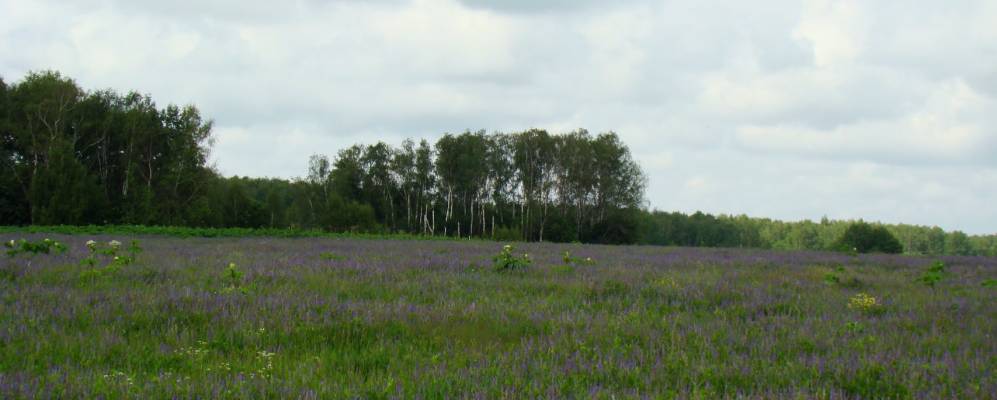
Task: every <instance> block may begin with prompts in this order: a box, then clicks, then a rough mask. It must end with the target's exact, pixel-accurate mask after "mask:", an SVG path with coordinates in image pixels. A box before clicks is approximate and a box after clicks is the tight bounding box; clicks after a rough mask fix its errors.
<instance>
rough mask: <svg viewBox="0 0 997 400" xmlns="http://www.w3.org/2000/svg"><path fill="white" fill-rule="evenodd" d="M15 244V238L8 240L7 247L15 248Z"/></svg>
mask: <svg viewBox="0 0 997 400" xmlns="http://www.w3.org/2000/svg"><path fill="white" fill-rule="evenodd" d="M14 246H15V244H14V239H10V241H9V242H7V247H10V248H14Z"/></svg>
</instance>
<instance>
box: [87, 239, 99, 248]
mask: <svg viewBox="0 0 997 400" xmlns="http://www.w3.org/2000/svg"><path fill="white" fill-rule="evenodd" d="M87 247H89V248H91V249H92V248H94V247H97V242H95V241H93V240H87Z"/></svg>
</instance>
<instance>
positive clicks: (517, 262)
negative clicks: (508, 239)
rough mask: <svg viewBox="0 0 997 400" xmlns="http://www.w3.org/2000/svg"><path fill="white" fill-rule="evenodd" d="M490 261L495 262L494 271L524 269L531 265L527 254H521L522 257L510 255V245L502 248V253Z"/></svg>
mask: <svg viewBox="0 0 997 400" xmlns="http://www.w3.org/2000/svg"><path fill="white" fill-rule="evenodd" d="M492 260H493V261H494V262H495V270H496V271H514V270H517V269H524V268H526V267H528V266H530V263H531V261H530V255H529V254H523V256H522V257H516V256H515V255H514V254H512V245H509V244H507V245H505V246H503V247H502V251H501V252H499V254H498V255H497V256H495V258H493V259H492Z"/></svg>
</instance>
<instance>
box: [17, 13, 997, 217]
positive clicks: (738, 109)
mask: <svg viewBox="0 0 997 400" xmlns="http://www.w3.org/2000/svg"><path fill="white" fill-rule="evenodd" d="M610 3H611V4H610ZM760 4H761V5H760ZM40 69H56V70H59V71H61V72H62V73H64V74H66V75H68V76H70V77H73V78H75V79H76V80H77V82H78V83H79V84H80V85H81V86H83V87H85V88H90V89H95V88H114V89H116V90H118V91H128V90H138V91H141V92H144V93H149V94H151V95H152V96H153V98H154V99H156V100H157V102H158V103H159V104H160V105H161V106H164V105H166V104H167V103H177V104H195V105H197V106H198V107H199V108H200V109H201V111H202V112H203V113H204V114H205V115H207V116H209V117H211V118H212V119H214V121H215V124H216V125H215V128H216V129H215V138H216V143H215V145H214V147H213V150H212V159H213V160H214V162H215V163H216V166H217V168H218V169H219V170H220V171H221V172H223V173H225V174H227V175H231V174H238V175H250V176H279V177H295V176H301V175H304V174H305V170H306V164H307V158H308V156H309V155H310V154H313V153H325V154H330V155H332V154H335V152H336V150H337V149H339V148H341V147H345V146H347V145H349V144H352V143H356V142H367V143H370V142H375V141H378V140H383V141H386V142H389V143H398V142H400V141H401V140H402V139H403V138H405V137H414V138H419V137H424V138H427V139H432V138H435V137H438V136H439V135H440V134H442V133H443V132H460V131H463V130H465V129H472V130H477V129H486V130H488V131H496V130H499V131H513V130H521V129H524V128H530V127H537V128H547V129H549V130H553V131H558V132H560V131H568V130H573V129H576V128H586V129H588V130H589V131H591V132H603V131H608V130H613V131H615V132H617V133H619V134H620V136H621V137H622V138H623V139H624V141H625V142H626V143H628V144H629V146H630V148H631V150H632V152H633V153H634V155H635V156H636V158H637V159H638V160H639V161H640V163H641V164H642V165H643V167H644V169H645V171H646V172H647V174H648V176H649V178H650V186H649V188H648V202H649V206H650V207H653V208H657V209H661V210H681V211H695V210H703V211H707V212H713V213H734V214H740V213H746V214H748V215H752V216H764V217H773V218H781V219H790V220H798V219H819V218H820V217H821V216H823V215H827V216H828V217H831V218H864V219H867V220H878V221H884V222H908V223H917V224H925V225H938V226H941V227H943V228H946V229H961V230H964V231H966V232H970V233H995V232H997V2H994V1H985V0H981V1H959V0H953V1H913V0H902V1H900V0H896V1H892V0H884V1H847V0H844V1H821V0H817V1H766V2H761V3H759V2H747V1H739V0H731V1H713V0H696V1H641V0H624V1H616V2H608V1H594V0H585V1H582V0H553V1H531V0H507V1H499V0H414V1H405V0H379V1H361V0H326V1H321V0H298V1H288V2H274V1H262V0H224V1H215V2H205V1H201V0H172V1H162V0H157V1H148V0H76V1H50V0H31V1H23V0H0V76H2V77H3V78H4V79H5V80H6V81H8V82H11V81H18V80H20V79H21V78H22V77H23V76H24V74H25V73H26V72H27V71H31V70H40Z"/></svg>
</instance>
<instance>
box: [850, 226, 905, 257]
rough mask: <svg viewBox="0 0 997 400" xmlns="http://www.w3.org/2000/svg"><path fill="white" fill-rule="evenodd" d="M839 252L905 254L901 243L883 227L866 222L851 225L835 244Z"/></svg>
mask: <svg viewBox="0 0 997 400" xmlns="http://www.w3.org/2000/svg"><path fill="white" fill-rule="evenodd" d="M834 247H835V249H836V250H839V251H855V252H858V253H888V254H899V253H901V252H903V246H902V245H900V241H899V240H897V238H896V237H895V236H893V234H892V233H890V231H888V230H887V229H886V227H883V226H873V225H870V224H869V223H866V222H862V221H859V222H856V223H854V224H851V225H850V226H849V227H848V229H847V230H845V233H844V234H843V235H841V237H840V238H838V240H837V242H835V246H834Z"/></svg>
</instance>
